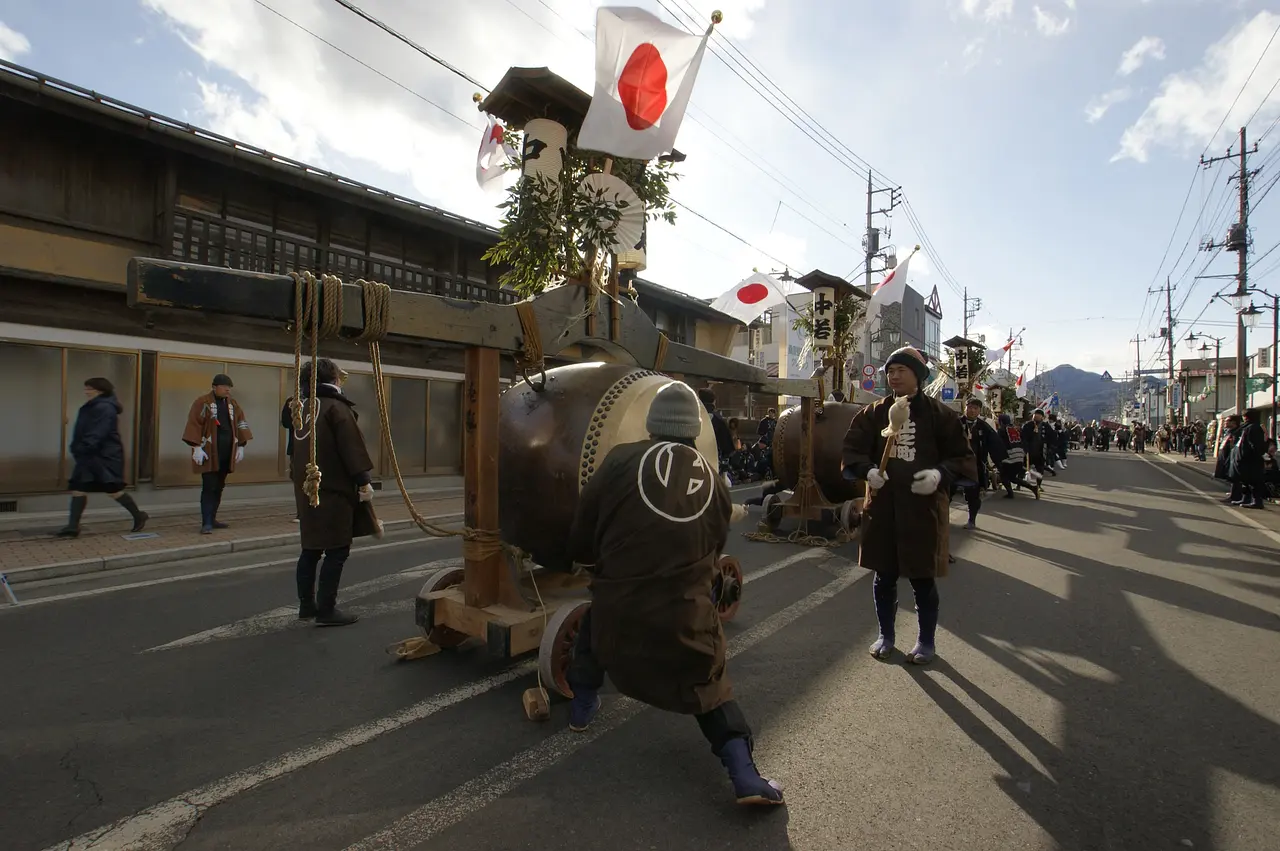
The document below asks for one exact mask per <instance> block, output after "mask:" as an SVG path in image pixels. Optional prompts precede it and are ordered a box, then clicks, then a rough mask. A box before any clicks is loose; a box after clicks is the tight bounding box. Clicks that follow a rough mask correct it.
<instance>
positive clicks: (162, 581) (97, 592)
mask: <svg viewBox="0 0 1280 851" xmlns="http://www.w3.org/2000/svg"><path fill="white" fill-rule="evenodd" d="M456 516H458V517H461V516H462V515H461V514H459V515H456ZM452 540H456V539H454V538H431V537H427V538H407V539H405V540H403V541H389V542H387V543H385V544H371V545H369V546H367V547H360V548H359V549H356V550H352V551H351V556H352V558H355V557H356V556H360V555H363V554H365V553H369V552H374V551H376V550H385V549H390V548H391V547H407V546H409V545H411V544H442V543H444V542H446V541H452ZM224 555H231V553H224ZM297 563H298V557H297V556H291V557H290V558H282V559H275V560H274V561H260V562H257V563H256V564H241V565H237V566H235V567H220V568H218V569H217V570H204V571H201V572H199V573H187V574H184V575H182V576H162V577H159V578H157V579H144V580H142V581H140V582H127V583H125V584H123V585H109V586H107V587H104V588H89V589H86V590H84V591H70V592H68V593H66V594H52V595H50V596H48V597H36V598H34V599H27V600H23V601H22V605H21V606H20V607H14V608H13V609H5V610H4V611H15V612H16V611H21V610H22V609H29V608H31V607H32V606H38V605H40V604H41V603H58V602H63V601H65V600H79V599H83V598H85V597H98V596H101V595H103V594H112V593H115V592H116V591H130V590H133V589H135V588H150V587H152V586H155V585H170V584H172V583H175V582H188V581H190V580H192V579H207V578H209V577H211V576H230V575H232V574H236V573H244V572H245V571H249V570H261V569H263V568H267V567H280V566H281V565H285V564H297ZM103 575H104V574H102V573H92V574H86V575H85V578H86V579H96V578H99V577H102V576H103Z"/></svg>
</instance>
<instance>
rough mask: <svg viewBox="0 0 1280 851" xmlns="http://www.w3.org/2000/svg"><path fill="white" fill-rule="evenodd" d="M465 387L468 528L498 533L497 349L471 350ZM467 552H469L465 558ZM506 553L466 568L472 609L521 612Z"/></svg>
mask: <svg viewBox="0 0 1280 851" xmlns="http://www.w3.org/2000/svg"><path fill="white" fill-rule="evenodd" d="M466 361H467V366H466V380H465V386H464V390H463V392H464V394H465V402H466V414H465V416H464V420H463V475H464V477H465V482H466V485H465V488H464V492H463V515H464V517H465V522H466V524H467V527H468V528H471V529H477V530H481V531H486V532H489V531H491V532H495V533H496V532H497V531H498V417H499V406H498V393H499V391H500V389H501V388H500V386H499V383H498V369H499V366H500V365H501V358H500V355H499V352H498V350H497V349H483V348H479V347H477V346H472V347H471V348H468V349H467V356H466ZM465 552H466V551H465V550H464V553H465ZM507 567H508V565H507V558H506V554H505V553H503V552H502V551H501V550H499V551H497V552H495V553H493V554H491V555H485V556H483V557H482V558H472V557H470V556H468V557H467V558H466V561H465V563H464V568H463V570H464V578H463V580H462V593H463V597H464V598H465V600H466V604H467V605H468V606H471V607H474V608H481V609H482V608H484V607H486V606H492V605H496V604H499V603H500V604H502V605H507V606H516V607H520V606H521V605H522V602H523V601H522V599H521V596H520V592H519V589H518V588H516V587H514V585H513V584H512V581H511V579H512V578H511V576H510V572H509V571H508V569H507Z"/></svg>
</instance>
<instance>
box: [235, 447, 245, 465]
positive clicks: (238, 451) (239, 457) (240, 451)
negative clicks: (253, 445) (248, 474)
mask: <svg viewBox="0 0 1280 851" xmlns="http://www.w3.org/2000/svg"><path fill="white" fill-rule="evenodd" d="M243 460H244V447H243V446H237V447H236V463H237V464H239V463H240V462H241V461H243Z"/></svg>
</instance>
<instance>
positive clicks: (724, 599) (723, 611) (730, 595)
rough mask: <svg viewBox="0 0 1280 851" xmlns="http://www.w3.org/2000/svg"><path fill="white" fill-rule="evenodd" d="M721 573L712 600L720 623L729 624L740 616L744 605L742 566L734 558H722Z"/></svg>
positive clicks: (714, 587)
mask: <svg viewBox="0 0 1280 851" xmlns="http://www.w3.org/2000/svg"><path fill="white" fill-rule="evenodd" d="M719 567H720V573H719V575H718V576H717V577H716V581H715V584H714V586H713V587H712V592H711V593H712V598H713V599H714V600H715V603H716V611H717V612H718V613H719V614H720V622H721V623H728V622H729V621H731V620H733V618H734V616H735V615H737V614H738V606H740V605H741V604H742V584H743V580H742V565H741V564H739V563H738V560H737V559H736V558H734V557H733V556H720V564H719Z"/></svg>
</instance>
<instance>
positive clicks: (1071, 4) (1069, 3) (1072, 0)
mask: <svg viewBox="0 0 1280 851" xmlns="http://www.w3.org/2000/svg"><path fill="white" fill-rule="evenodd" d="M1063 2H1064V3H1065V4H1066V7H1067V8H1068V9H1070V10H1071V11H1073V12H1074V11H1075V10H1076V0H1063Z"/></svg>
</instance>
